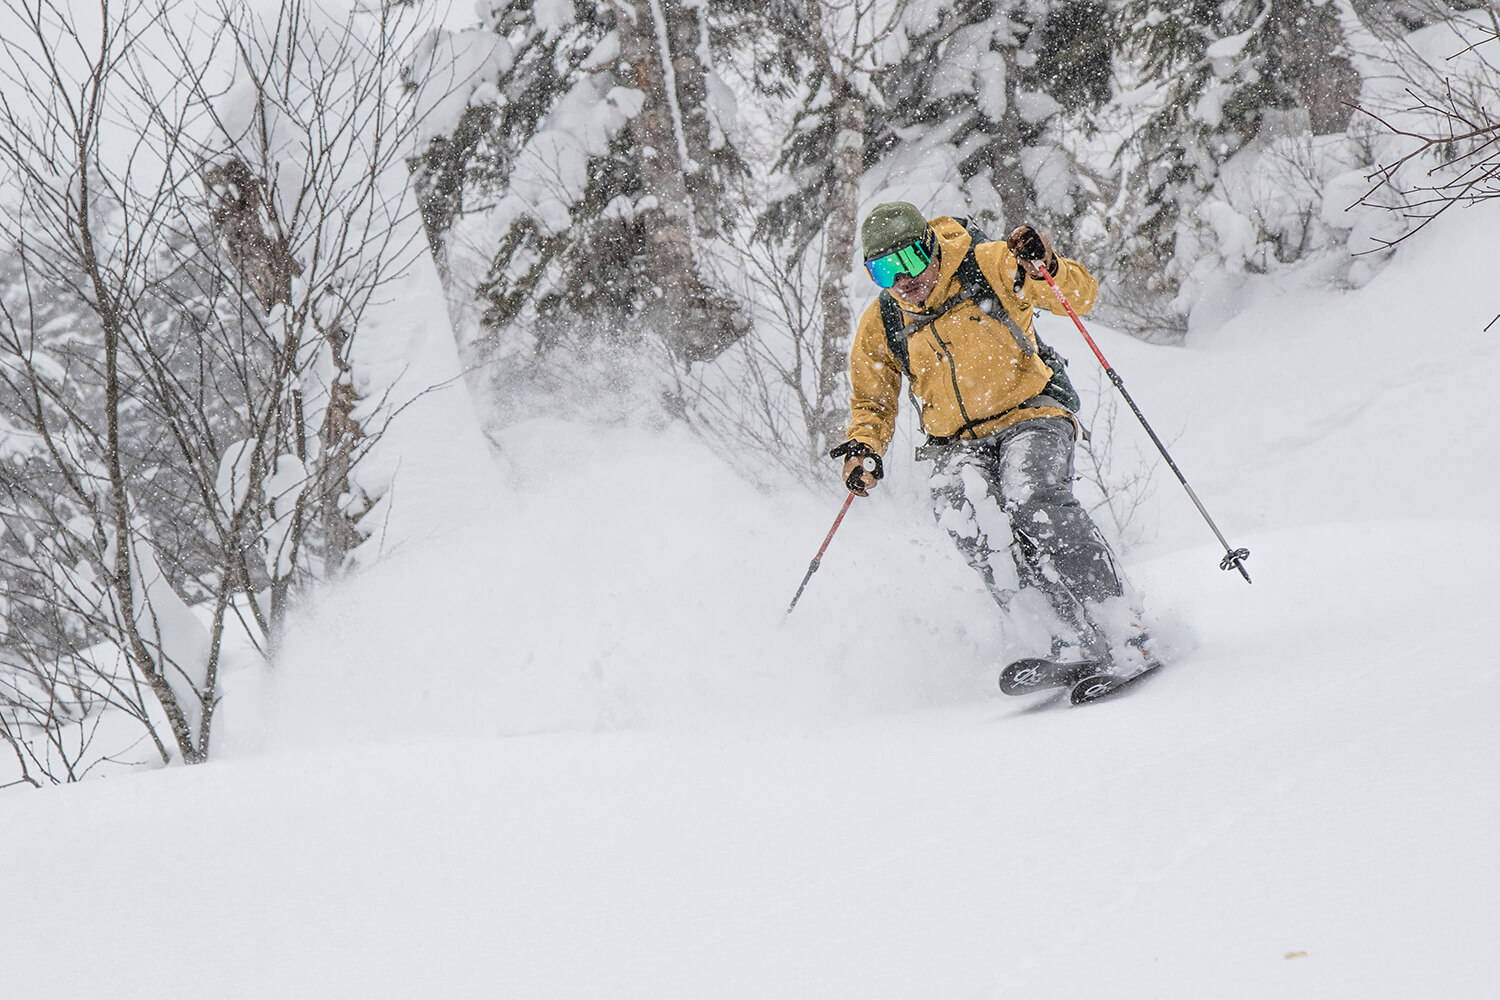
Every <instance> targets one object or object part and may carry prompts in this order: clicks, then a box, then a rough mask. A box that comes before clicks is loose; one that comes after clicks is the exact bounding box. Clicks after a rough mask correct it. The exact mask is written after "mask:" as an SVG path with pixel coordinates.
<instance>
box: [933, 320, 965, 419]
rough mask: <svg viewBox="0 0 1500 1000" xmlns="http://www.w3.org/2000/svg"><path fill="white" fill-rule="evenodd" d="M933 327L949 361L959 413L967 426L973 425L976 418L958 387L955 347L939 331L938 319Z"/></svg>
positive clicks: (934, 334)
mask: <svg viewBox="0 0 1500 1000" xmlns="http://www.w3.org/2000/svg"><path fill="white" fill-rule="evenodd" d="M931 327H932V339H933V340H936V341H937V342H938V346H939V347H941V348H942V349H943V358H944V359H945V360H946V361H947V362H948V377H949V378H950V379H952V380H953V400H954V402H956V403H958V415H959V416H960V417H963V420H964V423H963V425H964V426H965V427H972V426H973V424H974V418H973V417H971V416H969V408H968V407H966V406H964V394H963V393H962V392H960V391H959V388H958V362H956V361H954V360H953V348H951V347H949V346H948V342H947V341H946V340H944V339H943V335H942V334H940V333H938V328H937V322H936V321H933V323H932V324H931Z"/></svg>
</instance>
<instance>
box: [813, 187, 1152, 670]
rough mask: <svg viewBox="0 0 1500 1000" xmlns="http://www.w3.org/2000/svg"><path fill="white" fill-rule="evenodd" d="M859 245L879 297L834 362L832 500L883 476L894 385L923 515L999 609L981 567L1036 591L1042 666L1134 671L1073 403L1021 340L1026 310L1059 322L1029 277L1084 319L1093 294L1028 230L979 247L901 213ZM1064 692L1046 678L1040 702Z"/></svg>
mask: <svg viewBox="0 0 1500 1000" xmlns="http://www.w3.org/2000/svg"><path fill="white" fill-rule="evenodd" d="M860 239H861V243H862V246H863V250H864V259H865V268H866V270H867V271H868V272H869V275H870V277H871V278H872V279H873V280H874V281H875V284H877V285H879V286H880V287H881V289H883V291H882V292H881V294H880V296H879V298H877V299H876V301H874V302H872V303H871V304H870V306H869V307H868V308H867V309H866V310H865V312H864V315H863V316H862V317H861V319H860V322H859V326H858V329H857V330H856V332H855V335H854V343H853V345H852V348H851V350H850V356H849V381H850V386H851V393H850V401H849V411H850V417H849V426H848V431H847V434H848V440H847V441H845V442H844V443H843V444H841V445H839V446H838V447H837V448H835V449H833V452H832V455H833V457H835V458H839V457H842V458H844V460H845V461H844V467H843V477H844V482H845V484H846V485H847V486H848V487H849V489H850V490H852V491H854V492H855V493H856V494H858V495H860V496H867V495H868V491H869V490H870V489H871V488H873V487H874V486H875V485H876V483H877V482H878V481H879V479H880V478H881V477H882V476H883V475H884V469H883V465H882V463H881V462H880V456H881V455H883V454H884V452H885V450H886V448H887V447H888V446H889V445H890V442H891V438H892V435H893V434H894V431H895V420H896V411H897V406H898V403H899V398H900V392H901V382H902V376H903V375H905V376H906V378H907V380H908V382H909V385H910V391H911V394H912V398H913V400H914V402H915V404H916V405H917V407H918V411H919V414H920V418H921V427H922V430H923V431H924V432H925V434H926V442H925V444H923V445H922V446H921V447H919V448H918V449H917V457H918V459H919V460H923V461H930V462H931V463H932V468H931V482H930V490H931V499H932V505H933V513H934V515H935V516H936V518H937V521H938V524H939V525H940V526H941V527H943V528H944V529H945V530H946V531H947V532H948V534H949V535H950V536H951V537H952V539H953V541H954V543H955V544H956V545H957V546H958V549H959V551H960V552H961V553H962V554H963V556H964V558H965V560H966V561H967V562H968V563H969V565H970V566H972V567H973V568H974V569H975V570H977V571H978V572H979V574H980V576H981V577H983V579H984V582H985V586H986V587H987V588H988V590H989V592H990V594H991V595H992V596H993V597H994V598H995V600H996V601H997V602H998V603H999V604H1000V606H1001V608H1002V609H1005V610H1007V611H1009V610H1010V609H1011V604H1012V602H1013V599H1014V598H1015V597H1016V596H1017V594H1016V592H1015V591H1014V590H1012V589H1010V588H1008V587H1007V586H1006V585H1005V583H1006V577H1007V576H1008V575H1009V574H1003V573H1001V572H999V571H1000V570H1001V569H1003V567H1002V566H1001V565H999V564H997V561H996V560H997V559H1002V558H1006V557H1007V556H1006V555H1005V554H1004V553H1008V558H1010V559H1011V560H1012V562H1013V563H1014V566H1015V570H1016V572H1015V577H1014V579H1015V580H1016V581H1018V582H1019V585H1020V588H1021V590H1022V591H1027V590H1033V591H1039V592H1040V593H1041V594H1042V595H1043V596H1045V598H1046V600H1045V604H1044V607H1043V609H1042V613H1043V614H1045V608H1046V607H1050V609H1051V611H1052V612H1053V614H1054V615H1055V619H1056V620H1055V621H1054V622H1051V623H1049V625H1050V626H1051V632H1052V635H1053V643H1052V648H1051V650H1050V651H1048V653H1047V654H1046V659H1047V660H1048V661H1052V662H1059V661H1066V660H1069V659H1073V660H1074V661H1075V662H1080V663H1081V662H1088V663H1092V664H1094V665H1096V666H1097V665H1099V664H1104V665H1106V666H1109V665H1111V664H1115V665H1124V666H1127V667H1128V665H1129V664H1128V663H1127V662H1126V661H1127V660H1129V661H1130V662H1139V661H1140V660H1141V659H1142V658H1143V657H1144V656H1145V655H1146V654H1144V653H1143V652H1141V646H1142V642H1143V637H1142V633H1141V628H1140V626H1139V624H1138V622H1139V615H1138V614H1137V613H1135V612H1133V611H1132V610H1131V609H1130V608H1129V607H1128V606H1127V604H1126V601H1125V600H1124V599H1123V597H1122V594H1123V592H1124V587H1123V584H1122V581H1121V578H1120V574H1119V571H1118V569H1117V568H1116V565H1115V558H1114V554H1113V553H1112V552H1111V551H1110V548H1109V545H1108V544H1107V543H1106V542H1105V540H1104V537H1103V536H1102V535H1101V534H1100V532H1099V529H1098V527H1097V526H1096V525H1095V524H1094V522H1093V520H1092V518H1090V517H1089V514H1088V512H1087V511H1086V510H1084V508H1083V506H1082V505H1081V504H1080V503H1079V502H1078V499H1077V498H1076V497H1075V496H1074V495H1073V447H1074V439H1075V437H1076V436H1077V434H1078V431H1079V425H1078V423H1077V420H1076V418H1075V417H1074V415H1073V411H1074V410H1075V409H1076V408H1077V405H1078V399H1077V395H1076V394H1075V393H1074V392H1073V390H1072V386H1071V384H1070V383H1069V382H1068V380H1067V376H1066V373H1065V372H1064V371H1063V367H1062V366H1063V362H1062V361H1061V359H1059V358H1058V357H1057V355H1056V354H1054V353H1052V352H1051V351H1050V350H1049V349H1048V348H1047V347H1046V345H1041V344H1040V343H1039V341H1038V340H1037V337H1036V334H1035V332H1034V331H1033V329H1032V307H1033V306H1037V307H1041V308H1044V309H1047V310H1048V311H1050V312H1054V313H1062V312H1063V311H1064V310H1063V308H1062V306H1061V305H1060V304H1059V303H1058V301H1057V299H1056V297H1055V296H1054V295H1053V293H1052V291H1051V289H1049V288H1048V287H1047V284H1046V281H1045V279H1044V278H1043V276H1042V272H1041V270H1040V269H1039V267H1038V265H1041V266H1043V267H1045V268H1046V269H1047V271H1048V272H1050V273H1051V274H1052V275H1053V276H1054V280H1055V281H1056V282H1057V284H1058V286H1059V287H1060V288H1061V289H1062V291H1063V293H1064V294H1065V295H1067V297H1068V299H1069V301H1070V302H1071V303H1072V304H1073V306H1074V308H1075V309H1076V310H1077V311H1078V312H1080V313H1083V312H1087V311H1088V310H1089V309H1090V308H1091V307H1092V306H1093V304H1094V300H1095V298H1096V296H1097V295H1098V290H1099V284H1098V282H1097V281H1096V280H1095V279H1094V277H1093V275H1091V274H1090V273H1089V272H1088V270H1087V269H1086V268H1085V267H1084V266H1083V265H1082V264H1080V263H1078V262H1077V261H1075V260H1069V259H1068V258H1066V257H1059V256H1058V255H1057V254H1056V253H1055V252H1054V251H1053V249H1052V246H1051V243H1050V242H1049V241H1048V240H1047V238H1046V237H1045V236H1043V235H1042V234H1041V233H1040V232H1038V231H1037V230H1036V229H1035V228H1034V227H1032V226H1030V225H1022V226H1019V227H1017V228H1016V229H1015V230H1014V231H1013V232H1012V233H1011V234H1010V236H1009V237H1008V238H1007V239H1006V240H1004V241H1003V242H1002V241H993V242H992V241H987V240H985V239H984V238H983V234H982V233H979V232H978V231H977V230H975V229H971V228H970V227H969V226H968V224H967V223H966V222H964V221H963V220H960V219H954V218H951V217H947V216H943V217H939V218H935V219H932V220H930V221H929V220H928V219H927V217H926V216H925V215H924V214H923V213H922V212H921V211H920V210H919V209H918V208H917V207H916V206H915V205H912V204H909V203H906V202H890V203H886V204H882V205H878V206H876V208H875V209H874V210H873V211H872V212H870V214H869V215H868V216H867V217H866V218H865V220H864V222H863V224H862V225H861V227H860ZM871 456H873V457H874V459H875V461H873V462H867V461H866V459H867V458H869V457H871ZM870 466H873V469H872V468H870ZM1065 651H1070V655H1064V653H1065ZM1028 662H1030V661H1028ZM1035 662H1038V663H1041V662H1043V661H1041V660H1038V661H1035ZM1089 672H1092V671H1083V673H1089ZM1075 673H1076V672H1075ZM1080 675H1081V674H1080ZM1076 679H1077V677H1076V676H1062V675H1059V676H1056V677H1047V678H1044V679H1043V683H1042V685H1040V686H1046V685H1048V684H1064V683H1071V682H1072V681H1074V680H1076ZM1001 686H1002V688H1005V687H1006V684H1005V678H1004V677H1003V676H1002V685H1001ZM1007 690H1009V689H1008V688H1007ZM1011 693H1014V692H1011Z"/></svg>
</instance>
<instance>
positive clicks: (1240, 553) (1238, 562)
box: [1032, 261, 1250, 583]
mask: <svg viewBox="0 0 1500 1000" xmlns="http://www.w3.org/2000/svg"><path fill="white" fill-rule="evenodd" d="M1032 265H1033V266H1034V267H1036V269H1037V270H1038V271H1040V272H1041V273H1042V277H1044V278H1046V279H1047V284H1048V285H1051V286H1052V294H1053V295H1056V296H1057V301H1059V302H1061V303H1062V307H1063V308H1064V309H1066V310H1067V311H1068V315H1069V316H1071V317H1073V325H1074V326H1076V327H1078V332H1079V333H1081V334H1083V339H1084V340H1086V341H1088V345H1089V350H1091V351H1093V352H1094V357H1096V358H1098V359H1099V364H1101V365H1103V366H1104V373H1105V374H1106V375H1108V376H1109V380H1110V381H1111V382H1113V383H1114V384H1115V388H1116V389H1118V390H1120V395H1121V396H1124V397H1125V402H1127V403H1129V404H1130V409H1131V412H1133V413H1134V414H1135V417H1136V419H1137V420H1139V421H1140V422H1141V426H1142V427H1144V428H1146V433H1147V434H1149V435H1151V442H1152V443H1153V444H1155V445H1156V450H1157V451H1159V452H1161V457H1162V458H1164V459H1166V460H1167V467H1168V468H1170V469H1171V470H1172V472H1173V474H1174V475H1176V476H1177V481H1178V482H1179V483H1181V484H1182V488H1183V489H1185V490H1187V495H1188V496H1189V497H1190V498H1191V499H1192V501H1193V506H1195V507H1197V508H1198V513H1200V514H1202V515H1203V520H1205V521H1207V522H1208V526H1209V527H1210V528H1212V529H1213V533H1214V537H1216V538H1217V539H1218V540H1219V544H1220V545H1222V546H1224V558H1223V559H1221V560H1219V568H1220V569H1237V570H1239V571H1240V576H1243V577H1244V578H1245V582H1246V583H1249V582H1250V573H1249V571H1247V570H1246V569H1245V560H1246V559H1249V558H1250V550H1249V549H1236V548H1232V547H1231V546H1230V544H1229V542H1228V541H1226V540H1225V538H1224V533H1223V532H1222V531H1220V530H1219V526H1218V525H1217V524H1215V523H1214V519H1213V518H1211V517H1209V516H1208V509H1207V508H1206V507H1204V506H1203V501H1202V500H1199V499H1198V494H1197V493H1195V492H1193V488H1192V487H1191V486H1189V485H1188V481H1187V477H1186V476H1184V475H1183V474H1182V470H1181V469H1179V468H1177V463H1176V462H1174V461H1172V456H1171V454H1170V453H1169V452H1168V451H1167V446H1166V445H1165V444H1163V443H1162V440H1161V438H1159V437H1157V436H1156V431H1154V430H1152V428H1151V424H1150V422H1149V421H1147V420H1146V415H1145V414H1144V413H1142V412H1141V408H1140V407H1139V406H1137V405H1135V400H1134V399H1131V398H1130V393H1129V392H1128V391H1126V389H1125V380H1124V379H1122V378H1121V377H1120V373H1119V372H1117V371H1115V369H1114V366H1113V365H1111V364H1110V363H1109V361H1108V360H1107V359H1106V358H1105V357H1104V352H1103V351H1101V350H1099V345H1098V344H1096V343H1094V338H1093V337H1090V336H1089V332H1088V330H1087V329H1085V328H1084V325H1083V320H1081V319H1079V318H1078V314H1077V313H1076V312H1074V311H1073V306H1072V304H1071V303H1069V302H1068V297H1067V296H1066V295H1064V294H1063V291H1062V289H1061V288H1058V287H1057V282H1055V281H1053V280H1052V274H1051V273H1050V272H1049V271H1048V270H1047V268H1046V267H1044V266H1043V265H1042V264H1041V263H1039V262H1037V261H1033V262H1032Z"/></svg>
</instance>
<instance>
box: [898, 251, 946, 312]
mask: <svg viewBox="0 0 1500 1000" xmlns="http://www.w3.org/2000/svg"><path fill="white" fill-rule="evenodd" d="M937 279H938V262H937V258H936V257H933V259H932V262H931V263H929V264H928V265H927V269H926V270H925V271H923V272H922V273H921V274H918V275H910V274H903V275H900V276H899V277H897V278H896V281H895V283H894V284H892V285H891V291H893V292H895V293H896V294H897V295H899V296H901V298H903V299H905V300H906V301H907V302H923V301H925V300H926V299H927V296H929V295H931V294H932V289H933V287H934V286H935V285H937Z"/></svg>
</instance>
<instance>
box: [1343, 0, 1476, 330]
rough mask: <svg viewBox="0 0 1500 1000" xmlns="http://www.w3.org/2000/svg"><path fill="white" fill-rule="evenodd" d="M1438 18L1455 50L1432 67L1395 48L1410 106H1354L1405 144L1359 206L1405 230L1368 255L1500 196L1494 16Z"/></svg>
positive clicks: (1375, 176)
mask: <svg viewBox="0 0 1500 1000" xmlns="http://www.w3.org/2000/svg"><path fill="white" fill-rule="evenodd" d="M1437 13H1440V14H1441V16H1442V17H1443V18H1444V19H1445V21H1446V22H1447V23H1448V24H1449V25H1450V26H1451V27H1452V28H1453V29H1454V51H1453V52H1452V53H1451V54H1450V55H1449V56H1448V57H1447V58H1446V59H1445V60H1443V61H1442V62H1441V63H1435V62H1433V61H1432V60H1429V59H1427V58H1426V57H1424V56H1423V55H1422V54H1421V53H1419V52H1417V51H1416V50H1415V49H1414V48H1412V47H1411V45H1410V44H1407V43H1405V42H1400V43H1398V44H1399V45H1400V48H1401V51H1400V52H1399V53H1398V56H1397V65H1398V67H1399V68H1400V71H1401V72H1402V73H1403V75H1404V76H1405V77H1406V79H1407V83H1408V85H1407V86H1406V88H1405V94H1406V96H1407V97H1408V98H1409V99H1410V100H1409V103H1408V104H1407V105H1406V106H1405V107H1401V108H1396V109H1392V110H1390V111H1386V110H1384V109H1378V108H1377V109H1372V108H1367V107H1360V108H1358V110H1359V111H1360V112H1362V113H1363V114H1365V115H1367V116H1369V117H1370V118H1371V119H1373V120H1374V121H1376V122H1377V123H1379V124H1380V125H1381V126H1382V127H1383V128H1384V129H1385V130H1386V131H1387V132H1388V133H1389V134H1390V135H1393V136H1397V137H1400V138H1402V139H1406V140H1410V148H1408V149H1407V150H1406V151H1405V152H1404V153H1402V154H1401V155H1399V156H1396V157H1394V158H1393V159H1390V160H1389V161H1387V162H1384V163H1377V164H1376V166H1375V168H1374V170H1373V171H1372V172H1371V173H1370V175H1369V178H1368V179H1369V181H1370V182H1371V187H1370V188H1369V190H1368V191H1366V193H1365V195H1364V196H1363V198H1361V200H1360V202H1359V204H1363V205H1368V206H1370V207H1373V208H1381V209H1386V210H1388V211H1391V212H1394V213H1397V214H1399V215H1400V216H1401V217H1402V218H1405V219H1408V220H1411V224H1410V225H1409V227H1408V228H1407V229H1406V231H1405V232H1404V233H1402V234H1401V235H1399V236H1395V237H1393V238H1389V239H1378V240H1377V241H1376V242H1377V243H1378V246H1377V247H1375V248H1373V249H1372V251H1371V252H1375V251H1378V250H1386V249H1389V248H1391V247H1393V246H1395V245H1396V244H1398V243H1400V242H1402V241H1403V240H1405V239H1407V238H1408V237H1410V236H1411V235H1412V234H1414V233H1417V232H1420V231H1421V230H1422V229H1424V228H1425V227H1426V226H1427V225H1428V224H1429V223H1431V222H1432V221H1433V220H1434V219H1436V218H1437V217H1438V216H1440V215H1442V214H1443V213H1445V212H1447V211H1448V210H1449V209H1450V208H1452V207H1454V206H1455V205H1472V204H1476V203H1478V202H1481V201H1488V200H1490V199H1492V198H1497V197H1500V105H1497V104H1496V101H1495V95H1496V94H1497V93H1500V11H1497V9H1496V8H1495V6H1494V5H1493V4H1491V5H1488V6H1487V8H1485V9H1482V10H1473V11H1469V12H1467V13H1457V12H1454V11H1452V10H1451V9H1448V8H1447V7H1446V6H1444V7H1443V8H1442V9H1441V10H1440V11H1438V12H1437ZM1392 192H1394V197H1391V193H1392ZM1496 321H1500V317H1496V320H1495V321H1491V324H1490V325H1491V326H1493V325H1494V323H1495V322H1496ZM1486 329H1488V327H1486Z"/></svg>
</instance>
